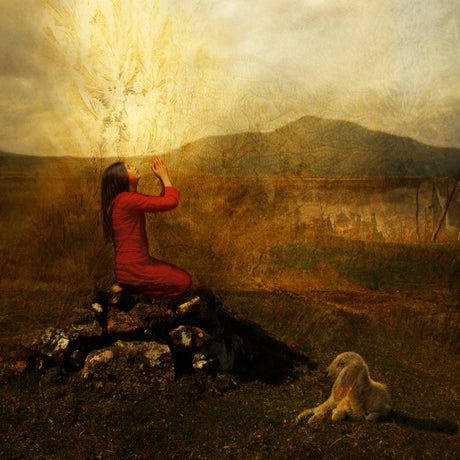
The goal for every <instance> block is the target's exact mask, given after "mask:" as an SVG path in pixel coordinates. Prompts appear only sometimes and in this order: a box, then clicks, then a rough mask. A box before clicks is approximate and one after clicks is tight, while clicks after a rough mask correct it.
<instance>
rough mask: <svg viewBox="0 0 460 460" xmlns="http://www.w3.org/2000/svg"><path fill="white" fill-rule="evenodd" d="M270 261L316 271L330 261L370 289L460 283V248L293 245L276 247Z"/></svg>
mask: <svg viewBox="0 0 460 460" xmlns="http://www.w3.org/2000/svg"><path fill="white" fill-rule="evenodd" d="M270 261H271V263H274V264H279V265H283V266H286V267H289V268H296V269H303V270H314V269H316V267H317V266H318V264H319V263H320V262H327V263H328V264H330V265H331V266H332V267H333V268H334V269H335V270H336V271H337V272H338V273H339V274H340V275H341V276H343V277H344V278H345V279H346V280H347V281H349V282H350V283H353V284H355V285H357V286H360V287H363V288H366V289H373V290H375V289H382V288H397V287H424V286H425V285H426V284H438V285H439V284H449V283H454V282H457V283H458V282H459V281H458V279H457V278H456V277H457V276H458V274H459V273H460V247H459V245H455V244H450V245H431V246H430V245H423V246H422V245H405V244H386V243H364V242H356V243H353V242H348V243H346V244H344V245H343V246H326V245H319V244H315V243H305V244H290V245H285V246H274V247H272V248H271V252H270Z"/></svg>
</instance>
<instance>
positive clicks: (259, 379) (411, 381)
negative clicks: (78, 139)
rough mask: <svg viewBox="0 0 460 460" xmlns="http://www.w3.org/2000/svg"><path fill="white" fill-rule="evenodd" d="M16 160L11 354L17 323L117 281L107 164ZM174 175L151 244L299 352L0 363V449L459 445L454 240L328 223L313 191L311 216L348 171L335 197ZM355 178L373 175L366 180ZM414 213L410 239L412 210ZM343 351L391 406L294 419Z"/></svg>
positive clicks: (10, 193)
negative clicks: (252, 357)
mask: <svg viewBox="0 0 460 460" xmlns="http://www.w3.org/2000/svg"><path fill="white" fill-rule="evenodd" d="M29 166H30V167H29ZM15 168H16V169H14V168H13V169H14V171H13V169H12V167H11V166H10V169H6V172H5V168H4V169H3V174H4V175H5V176H4V177H3V178H4V179H7V180H3V181H0V206H1V214H2V221H1V230H2V232H1V241H0V254H1V258H2V265H1V268H0V277H1V279H0V288H1V289H0V305H1V309H0V348H1V350H2V353H1V354H2V355H4V356H11V355H12V354H14V351H15V346H16V345H15V344H16V342H15V337H17V336H19V335H21V334H24V333H27V332H30V331H32V330H42V329H44V328H45V327H47V326H60V325H62V324H65V323H66V321H68V318H69V315H70V313H71V311H72V309H73V308H75V307H79V306H81V305H82V304H87V303H88V302H89V301H90V299H91V297H92V294H93V292H94V291H95V290H96V289H98V288H105V287H107V286H108V285H109V284H110V283H111V282H112V281H113V273H112V248H111V245H110V244H108V243H105V242H104V241H103V239H102V232H101V229H100V218H99V211H98V199H99V190H98V180H99V177H100V172H101V170H102V169H103V165H102V164H98V163H97V162H88V163H85V164H83V165H81V164H79V163H78V162H77V163H72V162H65V161H64V162H61V163H59V162H58V163H57V164H56V165H53V164H52V163H50V162H49V161H47V160H41V161H40V162H39V163H33V164H32V163H28V161H27V159H24V162H23V163H22V164H19V165H18V164H16V166H15ZM141 173H143V175H144V178H143V181H144V183H143V187H144V190H145V191H146V192H147V193H150V192H151V193H155V192H156V190H157V184H156V183H154V182H149V181H148V176H147V173H148V171H145V172H143V171H142V170H141ZM6 174H8V175H9V176H6ZM13 178H15V179H14V180H13ZM398 180H400V181H401V180H402V179H398ZM173 182H174V183H176V184H177V185H178V188H179V189H180V190H181V204H180V206H179V208H178V209H177V210H175V211H173V212H171V213H166V214H164V215H155V216H152V217H151V218H149V220H148V232H149V238H150V244H151V251H152V253H153V254H155V255H156V256H157V257H159V258H162V259H164V260H168V261H171V262H173V263H175V264H177V265H179V266H181V267H184V268H185V269H187V270H188V271H189V272H190V273H191V274H192V277H193V279H194V282H195V284H196V285H207V286H209V287H211V288H212V289H213V290H214V291H215V292H216V293H217V294H218V295H219V296H220V297H221V299H222V301H223V305H224V308H225V309H226V310H227V311H228V312H229V313H231V314H232V315H233V316H235V317H236V318H238V319H240V320H241V321H243V322H246V323H249V324H254V325H255V327H256V326H257V327H260V328H262V329H263V330H264V331H265V332H266V333H267V334H268V335H269V336H271V337H272V338H274V339H276V340H277V341H279V343H280V347H281V345H282V344H287V345H289V346H290V347H291V348H292V349H294V350H297V351H298V352H300V353H301V354H302V355H303V356H304V357H305V359H304V360H302V359H299V360H298V361H296V362H293V363H282V362H275V361H273V360H271V359H270V357H267V359H266V360H265V362H263V363H260V367H259V368H255V369H253V370H252V372H250V373H248V374H243V375H227V374H226V375H221V376H219V377H217V378H207V377H202V376H185V377H183V378H182V379H181V380H179V381H177V382H175V384H173V385H171V386H169V387H167V388H156V387H155V388H146V387H126V386H123V385H114V384H112V383H110V382H108V383H104V384H102V385H100V384H97V385H96V384H93V383H88V382H83V381H81V380H80V378H79V376H78V375H77V374H70V375H62V374H60V373H58V372H57V371H56V370H53V369H51V370H50V371H48V372H47V373H46V374H44V375H41V376H40V375H38V374H28V375H17V374H15V373H14V372H11V371H9V370H6V369H3V370H2V372H1V378H0V398H1V405H0V411H1V416H0V430H1V432H2V434H3V436H2V440H1V441H0V456H2V457H5V458H34V459H35V458H47V459H48V458H59V459H62V458H114V459H115V458H133V459H134V458H146V459H147V458H158V459H163V458H216V459H217V458H219V459H220V458H225V457H228V458H241V459H246V458H274V459H276V458H293V459H297V458H327V459H334V458H353V459H355V458H371V459H374V458H392V459H400V458H405V459H421V458H436V459H440V458H442V459H444V458H452V459H454V458H458V452H459V449H460V439H459V435H458V425H459V422H460V420H459V411H458V407H459V402H460V401H459V400H460V396H459V395H460V386H459V382H460V369H459V359H458V356H459V352H460V350H459V348H458V346H459V343H460V304H459V298H460V246H459V244H460V243H459V242H458V241H450V242H449V241H442V242H440V243H435V244H432V243H428V242H426V241H425V240H424V239H423V238H422V236H423V234H424V233H423V231H422V230H423V228H422V226H420V228H419V236H420V240H419V241H412V240H411V239H410V238H409V239H408V240H407V241H404V239H396V241H387V240H382V239H381V238H380V239H379V237H378V234H375V233H372V232H370V233H369V234H368V235H369V239H368V240H367V241H364V240H363V239H360V238H349V237H346V235H344V234H342V233H340V232H338V231H335V229H334V228H331V227H330V225H329V224H328V221H327V219H316V220H315V219H310V220H308V219H306V217H308V216H309V212H310V211H309V210H311V209H314V208H315V207H316V208H315V209H317V210H318V212H319V216H320V217H321V211H324V212H326V210H327V209H332V208H333V207H334V206H337V202H338V200H339V197H340V194H342V196H343V197H347V196H348V195H347V194H350V193H352V192H350V191H349V188H350V186H351V185H350V183H348V187H349V188H348V191H347V192H346V193H345V192H344V190H345V189H340V190H339V191H337V190H336V192H335V195H336V196H335V198H334V200H335V202H334V203H335V204H333V202H332V201H331V200H332V198H328V197H332V195H331V193H333V190H332V191H327V190H326V188H327V187H325V186H324V185H321V187H320V188H319V189H318V188H315V186H313V185H311V183H309V184H310V185H309V187H310V188H309V187H307V186H305V187H304V188H302V189H301V188H300V187H299V184H300V183H304V184H305V183H306V181H305V178H302V177H298V176H295V177H294V176H290V175H280V176H277V177H272V178H270V179H269V178H268V177H263V176H261V177H256V176H242V177H220V176H209V175H208V176H196V177H176V178H173ZM390 182H391V181H390ZM409 182H410V180H409V179H408V182H407V183H409ZM340 183H342V185H343V184H344V181H342V182H340V181H338V182H337V181H336V182H335V185H334V187H335V188H337V187H338V186H339V185H340ZM376 183H377V182H376ZM380 183H381V184H383V185H382V189H381V191H382V193H383V194H384V195H385V194H387V193H390V194H392V193H394V195H391V196H392V198H391V199H392V200H393V197H394V196H395V197H397V196H399V195H400V193H399V192H398V187H400V185H401V184H398V183H389V182H388V181H387V182H386V183H385V182H384V181H383V180H380ZM407 183H405V184H404V186H403V190H406V188H405V187H406V186H407ZM268 184H271V185H270V187H269V186H268ZM331 184H332V183H329V186H330V185H331ZM307 185H308V184H307ZM374 185H375V184H374ZM353 187H355V191H357V192H359V187H358V185H356V183H355V184H354V185H353ZM357 187H358V188H357ZM366 187H368V189H367V190H368V191H369V190H370V189H372V186H371V185H370V182H369V179H367V182H366ZM438 188H439V187H438ZM300 189H301V190H302V191H301V192H299V190H300ZM368 191H367V192H366V191H365V189H363V190H362V191H361V192H359V193H356V194H355V195H356V196H363V195H365V194H366V193H368ZM353 193H354V192H353ZM401 194H402V195H404V193H402V192H401ZM441 195H442V194H441ZM386 196H388V195H386ZM442 196H444V197H445V196H446V195H445V193H444V195H442ZM442 196H441V198H442ZM309 198H311V199H312V200H313V202H312V203H309V202H308V199H309ZM314 200H316V201H314ZM362 200H364V198H362ZM362 202H363V203H364V201H362ZM412 203H414V201H412ZM332 205H333V206H332ZM331 206H332V207H331ZM404 206H405V205H404ZM404 206H402V207H401V208H400V209H403V208H404ZM384 208H385V209H387V207H382V209H384ZM410 209H411V210H413V208H410ZM414 209H415V208H414ZM455 209H456V208H455ZM401 212H402V211H401ZM411 212H412V211H411ZM334 213H335V211H334ZM414 215H415V214H411V215H410V216H409V218H408V222H412V223H413V222H414ZM452 219H453V218H452ZM420 222H421V220H420ZM452 222H454V220H451V221H450V223H452ZM424 225H425V224H424ZM409 227H410V228H411V232H412V233H411V235H412V236H411V238H412V237H413V236H414V235H416V233H417V232H416V231H415V230H414V229H415V228H416V226H415V225H409ZM409 227H408V228H409ZM377 230H378V229H377ZM403 230H404V228H402V229H401V232H402V233H401V235H404V234H405V233H404V231H403ZM428 233H429V232H428ZM371 235H374V236H376V237H375V238H374V239H372V238H371ZM346 350H354V351H356V352H358V353H360V354H362V355H363V357H364V358H365V359H366V361H367V362H368V364H369V367H370V371H371V376H372V377H374V378H375V379H376V380H379V381H382V382H384V383H386V384H387V385H388V386H389V388H390V392H391V395H392V398H393V403H394V413H393V414H392V415H391V417H389V418H388V420H385V421H383V422H381V423H378V424H375V425H374V424H369V423H358V422H341V423H332V422H331V421H330V419H327V420H325V421H324V423H323V424H320V425H319V426H317V427H310V426H308V425H306V424H301V425H295V424H294V423H293V421H294V419H295V417H296V415H297V414H298V413H299V412H300V411H301V410H302V409H304V408H306V407H310V406H314V405H317V404H318V403H320V402H322V401H323V400H324V399H325V398H326V397H327V394H328V392H329V391H330V387H331V383H330V382H329V381H328V379H327V378H326V377H325V374H324V370H325V368H326V367H327V365H328V364H329V362H330V361H331V360H332V358H333V357H334V356H335V355H336V354H338V353H340V352H342V351H346Z"/></svg>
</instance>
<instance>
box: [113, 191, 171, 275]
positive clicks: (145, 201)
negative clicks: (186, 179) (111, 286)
mask: <svg viewBox="0 0 460 460" xmlns="http://www.w3.org/2000/svg"><path fill="white" fill-rule="evenodd" d="M178 198H179V192H178V191H177V190H176V189H175V188H173V187H166V188H165V193H164V196H147V195H142V194H141V193H137V192H123V193H120V194H119V195H118V196H117V197H116V198H115V201H114V203H113V209H112V225H113V243H114V247H115V270H116V271H117V267H118V268H121V267H122V266H126V265H131V266H135V264H138V263H146V262H147V261H149V247H148V242H147V235H146V233H145V215H144V213H146V212H162V211H168V210H170V209H174V208H175V207H176V206H177V204H178ZM122 278H123V276H122ZM120 281H123V280H120ZM124 281H126V282H127V280H124ZM130 281H131V280H130Z"/></svg>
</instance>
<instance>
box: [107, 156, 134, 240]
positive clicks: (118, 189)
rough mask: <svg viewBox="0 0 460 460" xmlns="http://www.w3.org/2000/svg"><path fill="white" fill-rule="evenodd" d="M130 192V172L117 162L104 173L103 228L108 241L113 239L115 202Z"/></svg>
mask: <svg viewBox="0 0 460 460" xmlns="http://www.w3.org/2000/svg"><path fill="white" fill-rule="evenodd" d="M128 190H129V179H128V171H127V170H126V166H125V164H124V163H122V162H121V161H117V162H116V163H113V164H112V165H110V166H109V167H108V168H107V169H106V170H105V171H104V174H103V175H102V182H101V208H102V227H103V229H104V236H105V238H106V239H107V240H111V239H112V238H113V228H112V206H113V200H115V198H116V197H117V195H118V194H119V193H122V192H127V191H128Z"/></svg>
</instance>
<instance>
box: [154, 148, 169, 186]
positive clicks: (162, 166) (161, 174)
mask: <svg viewBox="0 0 460 460" xmlns="http://www.w3.org/2000/svg"><path fill="white" fill-rule="evenodd" d="M150 167H151V168H152V171H153V173H154V174H155V176H157V177H158V179H160V180H161V182H163V185H164V186H165V187H168V186H170V185H171V182H170V180H169V175H168V168H167V167H166V163H165V162H164V160H162V159H161V158H160V157H159V156H157V155H154V156H153V163H152V165H151V166H150Z"/></svg>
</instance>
